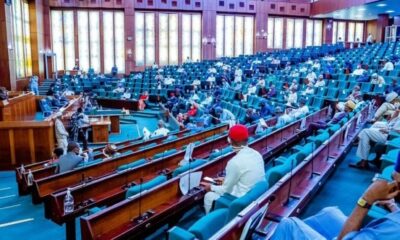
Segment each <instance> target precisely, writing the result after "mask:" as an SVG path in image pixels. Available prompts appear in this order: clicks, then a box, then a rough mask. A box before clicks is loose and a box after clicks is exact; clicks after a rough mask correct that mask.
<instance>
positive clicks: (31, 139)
mask: <svg viewBox="0 0 400 240" xmlns="http://www.w3.org/2000/svg"><path fill="white" fill-rule="evenodd" d="M32 101H33V102H34V105H35V108H34V112H32V110H31V107H29V109H30V110H29V111H28V110H27V111H26V112H29V114H31V115H30V117H25V118H20V117H17V118H15V119H14V120H12V119H11V120H12V121H1V122H0V152H1V154H0V169H13V168H15V167H17V166H21V164H24V165H27V164H31V163H35V162H36V161H37V160H38V159H40V160H42V159H48V158H50V156H51V153H52V151H53V148H54V145H55V136H54V124H53V121H52V119H53V117H54V116H55V115H54V114H53V115H52V116H50V117H48V118H46V119H45V120H43V121H34V120H33V119H34V116H35V114H36V97H35V96H34V95H33V94H32V93H27V94H24V95H21V96H18V97H15V98H11V99H10V100H9V102H10V103H9V104H11V106H10V107H12V109H14V107H15V106H14V105H15V104H17V105H18V104H22V103H25V102H27V103H26V104H31V103H30V102H32ZM13 102H15V104H14V105H12V103H13ZM2 103H3V104H4V101H3V102H2ZM77 104H79V98H77V99H73V100H71V101H70V103H69V105H68V106H67V107H65V108H64V110H69V109H71V108H75V107H76V105H77ZM8 106H9V105H8V104H6V105H5V107H8ZM3 110H4V109H3ZM24 112H25V110H24V111H22V110H21V113H12V115H14V114H15V115H16V116H18V115H24V114H25V113H24ZM26 114H28V113H26ZM26 114H25V116H28V115H26Z"/></svg>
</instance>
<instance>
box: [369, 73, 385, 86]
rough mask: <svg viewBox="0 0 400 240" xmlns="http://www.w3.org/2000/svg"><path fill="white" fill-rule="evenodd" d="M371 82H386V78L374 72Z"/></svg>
mask: <svg viewBox="0 0 400 240" xmlns="http://www.w3.org/2000/svg"><path fill="white" fill-rule="evenodd" d="M371 84H385V79H384V78H383V77H382V76H379V75H378V74H377V73H374V74H372V76H371Z"/></svg>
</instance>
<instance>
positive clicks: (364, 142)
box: [350, 110, 400, 169]
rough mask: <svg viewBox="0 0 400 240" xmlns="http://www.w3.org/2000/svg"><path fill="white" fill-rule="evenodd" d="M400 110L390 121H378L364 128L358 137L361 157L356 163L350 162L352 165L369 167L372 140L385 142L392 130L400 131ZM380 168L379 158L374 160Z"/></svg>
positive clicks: (359, 155) (358, 150) (358, 154)
mask: <svg viewBox="0 0 400 240" xmlns="http://www.w3.org/2000/svg"><path fill="white" fill-rule="evenodd" d="M399 113H400V110H396V112H395V113H394V114H393V115H392V116H391V119H390V120H389V121H388V122H376V123H374V124H373V125H372V126H371V127H370V128H366V129H363V130H362V131H361V132H360V134H359V135H358V138H359V140H360V142H359V144H358V148H357V157H359V158H361V161H359V162H358V163H356V164H350V166H351V167H355V168H360V169H368V168H369V165H368V160H367V159H368V155H369V152H370V149H371V142H376V143H381V144H384V143H385V142H386V140H387V138H388V136H389V133H390V131H396V132H398V133H400V117H399ZM372 163H373V164H375V165H376V166H377V167H378V168H379V167H380V163H381V162H380V161H379V159H375V160H374V161H372Z"/></svg>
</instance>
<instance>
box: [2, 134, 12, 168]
mask: <svg viewBox="0 0 400 240" xmlns="http://www.w3.org/2000/svg"><path fill="white" fill-rule="evenodd" d="M8 132H9V130H7V129H0V152H1V154H0V155H1V156H0V169H7V166H10V165H11V151H10V137H9V133H8Z"/></svg>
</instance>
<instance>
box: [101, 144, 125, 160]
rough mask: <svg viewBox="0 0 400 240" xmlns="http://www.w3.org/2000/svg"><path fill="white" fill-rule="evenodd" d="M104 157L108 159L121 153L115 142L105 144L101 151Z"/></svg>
mask: <svg viewBox="0 0 400 240" xmlns="http://www.w3.org/2000/svg"><path fill="white" fill-rule="evenodd" d="M102 153H103V155H104V157H105V159H104V160H107V159H110V158H113V157H118V156H119V155H121V153H119V152H118V147H117V146H116V145H115V144H107V145H106V146H105V147H104V149H103V151H102Z"/></svg>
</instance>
